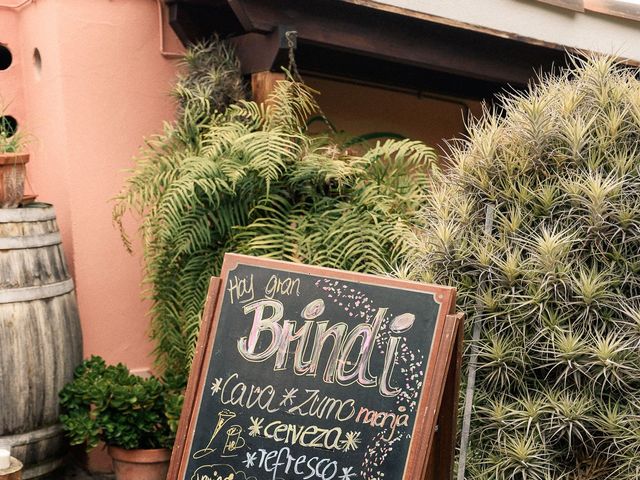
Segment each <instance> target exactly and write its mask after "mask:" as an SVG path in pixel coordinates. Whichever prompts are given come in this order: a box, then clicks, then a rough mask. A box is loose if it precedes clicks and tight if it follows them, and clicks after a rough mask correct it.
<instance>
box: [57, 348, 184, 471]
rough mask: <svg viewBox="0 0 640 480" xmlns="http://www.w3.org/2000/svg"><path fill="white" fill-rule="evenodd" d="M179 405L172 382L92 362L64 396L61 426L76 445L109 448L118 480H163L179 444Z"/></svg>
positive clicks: (79, 370) (98, 360) (97, 359)
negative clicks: (176, 407)
mask: <svg viewBox="0 0 640 480" xmlns="http://www.w3.org/2000/svg"><path fill="white" fill-rule="evenodd" d="M175 400H176V396H175V394H174V392H173V390H172V388H171V387H170V386H169V385H168V383H167V382H165V381H163V380H160V379H158V378H156V377H149V378H142V377H140V376H137V375H133V374H131V373H130V372H129V370H128V369H127V367H126V366H124V365H123V364H118V365H115V366H114V365H107V364H106V363H105V361H104V360H103V359H102V358H100V357H98V356H92V357H91V358H90V359H88V360H85V361H84V362H83V363H82V364H81V365H80V366H79V367H78V368H77V369H76V371H75V374H74V380H73V381H72V382H71V383H69V384H67V385H66V386H65V387H64V388H63V389H62V391H61V392H60V406H61V412H62V414H61V415H60V421H61V422H62V425H63V427H64V430H65V432H66V434H67V436H68V438H69V441H70V443H71V444H72V445H80V444H86V447H87V449H92V448H94V447H96V446H97V445H98V442H100V441H102V442H104V443H105V444H106V445H107V446H108V451H109V454H110V455H111V457H112V459H113V466H114V470H115V473H116V478H117V479H118V480H128V479H131V480H133V479H135V480H161V479H162V480H164V479H165V478H166V475H167V469H168V466H169V459H170V457H171V450H170V447H171V445H172V444H173V440H174V438H175V437H174V436H175V433H174V432H175V428H174V427H175V426H176V423H177V422H176V418H177V415H175V412H174V413H172V405H175V404H176V403H177V402H176V401H175Z"/></svg>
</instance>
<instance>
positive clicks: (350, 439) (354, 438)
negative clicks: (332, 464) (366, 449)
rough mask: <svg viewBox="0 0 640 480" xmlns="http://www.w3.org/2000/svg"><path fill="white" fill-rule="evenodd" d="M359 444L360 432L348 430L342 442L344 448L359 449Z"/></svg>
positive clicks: (346, 450) (347, 449) (346, 449)
mask: <svg viewBox="0 0 640 480" xmlns="http://www.w3.org/2000/svg"><path fill="white" fill-rule="evenodd" d="M358 445H360V432H348V433H347V435H346V437H345V439H344V440H343V442H342V450H343V451H345V452H348V451H349V450H357V448H358Z"/></svg>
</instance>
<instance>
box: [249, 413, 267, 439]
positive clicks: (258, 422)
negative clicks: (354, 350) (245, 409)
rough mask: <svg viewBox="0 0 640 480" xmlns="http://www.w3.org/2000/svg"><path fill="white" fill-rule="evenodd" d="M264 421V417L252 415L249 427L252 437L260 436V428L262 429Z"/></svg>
mask: <svg viewBox="0 0 640 480" xmlns="http://www.w3.org/2000/svg"><path fill="white" fill-rule="evenodd" d="M262 422H264V418H260V417H251V426H250V427H249V436H250V437H258V436H260V430H262Z"/></svg>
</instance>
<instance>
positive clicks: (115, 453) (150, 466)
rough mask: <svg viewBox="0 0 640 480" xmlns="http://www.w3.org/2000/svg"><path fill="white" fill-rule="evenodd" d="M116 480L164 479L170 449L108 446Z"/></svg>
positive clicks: (167, 468) (169, 457)
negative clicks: (126, 448) (133, 448)
mask: <svg viewBox="0 0 640 480" xmlns="http://www.w3.org/2000/svg"><path fill="white" fill-rule="evenodd" d="M108 451H109V455H111V458H112V459H113V470H114V472H115V474H116V480H165V479H166V478H167V471H168V470H169V460H170V459H171V450H169V449H167V448H158V449H149V450H146V449H141V450H125V449H124V448H119V447H109V450H108Z"/></svg>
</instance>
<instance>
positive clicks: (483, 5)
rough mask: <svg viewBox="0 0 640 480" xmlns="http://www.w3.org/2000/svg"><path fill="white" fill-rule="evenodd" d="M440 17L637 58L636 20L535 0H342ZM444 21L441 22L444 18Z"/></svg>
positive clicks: (639, 49)
mask: <svg viewBox="0 0 640 480" xmlns="http://www.w3.org/2000/svg"><path fill="white" fill-rule="evenodd" d="M344 1H348V2H352V3H360V4H366V5H372V6H376V4H377V5H378V6H379V7H380V8H385V7H391V8H393V9H396V10H395V11H397V9H398V8H401V9H406V10H411V11H413V12H417V14H418V16H420V14H422V15H428V16H435V17H443V18H444V19H449V20H453V21H455V22H462V23H465V24H468V25H469V26H470V27H471V28H477V29H481V30H482V29H490V30H497V31H499V32H505V33H508V34H516V35H519V36H522V37H528V38H529V39H531V40H533V41H534V43H535V42H536V41H537V42H545V43H553V44H557V45H563V46H567V47H571V48H578V49H586V50H593V51H596V52H602V53H612V54H616V55H619V56H621V57H624V58H629V59H632V60H635V61H637V62H640V22H638V21H633V20H625V19H622V18H617V17H612V16H609V15H603V14H599V13H594V12H585V13H581V12H574V11H571V10H567V9H564V8H559V7H554V6H551V5H546V4H543V3H540V2H538V1H535V0H377V1H373V0H371V1H369V0H344ZM445 23H447V22H446V21H445Z"/></svg>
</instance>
